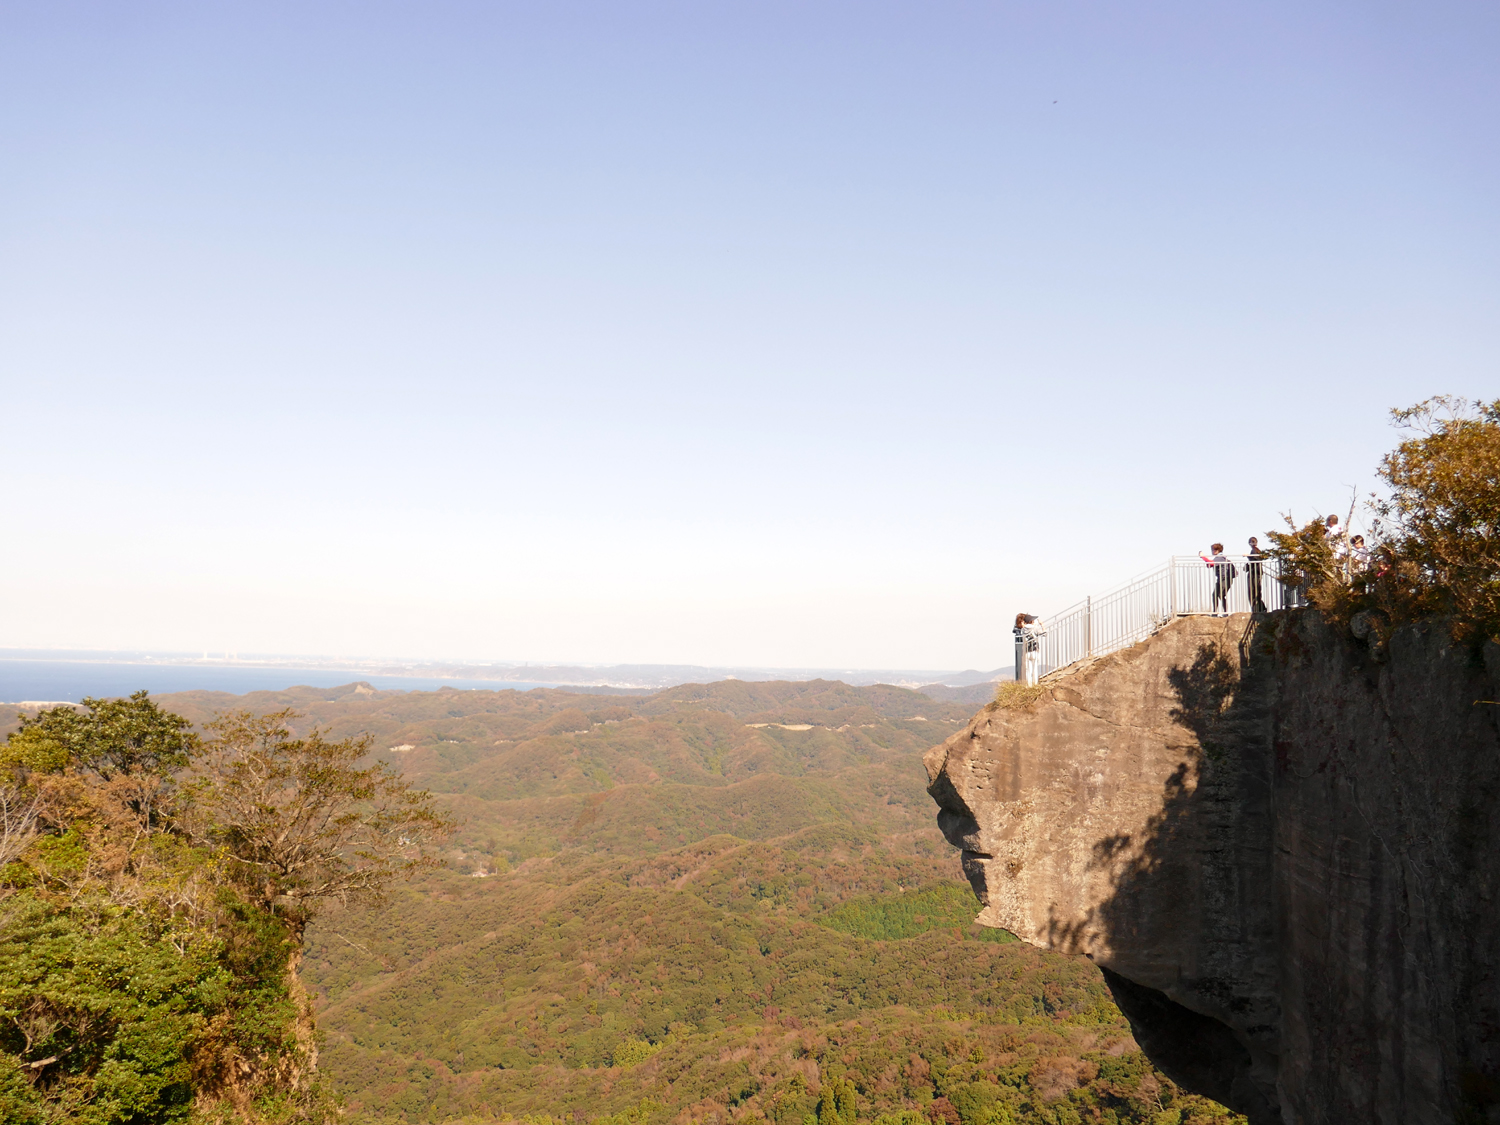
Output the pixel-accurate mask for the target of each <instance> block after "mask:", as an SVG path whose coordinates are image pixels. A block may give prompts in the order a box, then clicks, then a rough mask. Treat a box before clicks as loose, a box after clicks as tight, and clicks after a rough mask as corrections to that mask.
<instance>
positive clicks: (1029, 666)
mask: <svg viewBox="0 0 1500 1125" xmlns="http://www.w3.org/2000/svg"><path fill="white" fill-rule="evenodd" d="M1322 534H1323V536H1324V537H1325V538H1326V539H1327V540H1328V542H1329V545H1330V546H1331V547H1332V549H1333V557H1334V559H1335V561H1336V562H1337V564H1338V565H1339V567H1340V568H1341V569H1342V570H1343V572H1344V574H1345V576H1346V577H1348V578H1356V577H1358V576H1359V575H1360V574H1362V573H1364V572H1365V571H1368V570H1370V569H1371V567H1372V566H1373V565H1374V562H1375V560H1374V557H1373V554H1372V552H1371V550H1370V548H1369V547H1367V546H1366V545H1365V537H1364V536H1363V535H1359V534H1354V535H1350V534H1349V529H1348V528H1346V527H1344V526H1342V525H1341V524H1340V523H1339V518H1338V516H1329V517H1327V519H1325V520H1324V521H1323V522H1322ZM1248 546H1249V550H1248V551H1247V552H1246V553H1245V556H1244V560H1245V593H1246V595H1247V600H1248V602H1249V609H1250V612H1251V613H1265V612H1267V606H1266V601H1265V587H1264V585H1263V580H1264V577H1265V571H1264V567H1265V563H1266V560H1268V559H1269V558H1270V557H1271V556H1270V555H1269V554H1268V553H1267V552H1265V551H1263V550H1261V546H1260V540H1259V538H1258V537H1256V536H1254V535H1252V536H1250V540H1249V543H1248ZM1198 557H1199V558H1200V559H1202V560H1203V562H1204V565H1206V566H1207V567H1209V569H1211V570H1212V571H1213V589H1212V597H1211V609H1210V613H1211V614H1212V615H1213V616H1214V617H1227V616H1228V615H1229V612H1230V608H1229V607H1230V600H1231V596H1232V594H1233V591H1234V584H1235V582H1236V580H1237V579H1238V578H1239V567H1238V566H1237V565H1235V563H1234V562H1233V560H1231V559H1230V558H1229V557H1228V556H1227V555H1225V554H1224V544H1222V543H1215V544H1213V546H1212V547H1211V548H1210V549H1209V553H1207V554H1204V553H1202V552H1200V553H1199V555H1198ZM1273 589H1274V588H1273ZM1200 604H1201V603H1200ZM1012 631H1013V632H1014V634H1015V638H1016V648H1017V654H1018V656H1020V657H1021V659H1020V661H1019V663H1020V664H1021V666H1022V668H1021V669H1019V670H1020V671H1021V676H1022V678H1023V679H1024V682H1025V683H1027V684H1035V683H1036V682H1037V677H1038V672H1039V671H1040V664H1041V659H1040V657H1041V639H1042V638H1043V637H1045V636H1046V635H1047V630H1046V627H1045V626H1044V625H1043V623H1042V621H1041V619H1040V618H1038V617H1037V616H1036V615H1035V614H1033V613H1018V614H1016V623H1015V628H1014V629H1013V630H1012Z"/></svg>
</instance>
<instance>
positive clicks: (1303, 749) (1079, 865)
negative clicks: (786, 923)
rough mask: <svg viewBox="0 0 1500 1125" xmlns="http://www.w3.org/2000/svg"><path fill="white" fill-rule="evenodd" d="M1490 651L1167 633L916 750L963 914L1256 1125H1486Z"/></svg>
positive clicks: (1499, 1089) (1243, 620)
mask: <svg viewBox="0 0 1500 1125" xmlns="http://www.w3.org/2000/svg"><path fill="white" fill-rule="evenodd" d="M1495 701H1500V648H1497V646H1495V645H1489V646H1487V647H1486V649H1485V650H1484V651H1483V652H1481V653H1478V654H1475V653H1472V652H1470V651H1467V650H1464V649H1460V648H1456V647H1455V646H1453V645H1452V644H1451V643H1450V642H1449V640H1448V635H1447V631H1446V629H1444V628H1443V626H1442V625H1440V624H1434V625H1430V626H1412V627H1406V628H1402V629H1399V630H1397V631H1396V632H1395V633H1394V634H1393V635H1392V636H1391V637H1390V638H1389V639H1388V641H1387V642H1386V643H1384V644H1383V645H1381V646H1380V647H1378V648H1377V649H1374V650H1372V649H1370V648H1369V647H1367V646H1366V645H1365V644H1364V643H1362V642H1360V641H1357V640H1356V639H1354V638H1353V637H1352V636H1351V635H1348V634H1347V633H1346V632H1345V631H1343V630H1340V629H1336V628H1335V627H1333V626H1330V625H1328V624H1325V623H1324V622H1323V621H1322V619H1321V618H1320V617H1319V616H1318V615H1317V614H1316V613H1314V612H1312V611H1302V612H1299V613H1294V614H1278V615H1273V616H1271V617H1269V618H1263V619H1258V620H1251V619H1250V618H1249V617H1247V616H1244V615H1241V616H1237V617H1230V618H1202V617H1199V618H1184V619H1180V620H1178V621H1176V622H1174V623H1172V624H1171V625H1169V626H1168V627H1167V628H1165V629H1163V630H1162V631H1160V632H1159V633H1157V634H1156V635H1155V636H1153V637H1152V638H1150V639H1149V640H1147V641H1145V642H1143V643H1141V644H1139V645H1137V646H1135V647H1134V648H1131V649H1128V650H1126V651H1123V652H1119V653H1115V654H1113V655H1111V656H1108V657H1105V658H1102V659H1099V660H1096V661H1093V662H1092V663H1089V664H1087V665H1084V666H1081V667H1078V668H1076V669H1074V670H1072V671H1070V672H1068V673H1065V674H1062V675H1059V676H1057V677H1055V679H1054V680H1053V681H1049V685H1048V690H1047V691H1046V692H1044V694H1043V695H1042V697H1041V698H1040V699H1038V700H1036V701H1035V702H1032V703H1030V704H1028V705H1026V706H1023V707H1021V708H1017V709H1005V708H999V707H995V706H991V707H990V708H987V709H986V710H984V711H982V712H981V713H980V714H978V715H977V716H975V718H974V719H973V720H972V721H971V722H970V723H969V725H968V727H967V728H966V729H965V730H963V731H961V732H960V733H958V734H956V735H954V736H953V737H952V738H950V739H949V740H948V741H947V742H945V743H943V744H942V745H941V746H937V747H934V748H933V749H932V750H931V751H929V752H928V754H927V770H928V775H929V779H930V781H931V786H930V790H929V791H930V792H931V793H932V796H933V797H934V799H935V800H936V801H937V803H938V806H939V808H940V812H939V814H938V823H939V825H940V827H941V828H942V830H943V832H944V834H945V835H946V836H947V838H948V839H949V841H950V842H951V843H953V844H954V845H955V846H956V847H959V848H962V849H963V864H964V870H965V871H966V872H967V874H968V876H969V879H970V881H971V882H972V883H973V885H974V889H975V891H976V893H977V894H978V895H979V898H980V901H981V903H982V904H983V910H982V911H981V913H980V915H979V920H980V921H981V922H983V923H985V924H987V925H991V926H999V927H1003V928H1005V929H1007V930H1010V931H1012V932H1013V933H1015V934H1016V935H1018V936H1019V937H1021V938H1023V939H1024V940H1026V941H1029V942H1032V943H1034V944H1036V945H1040V946H1044V947H1047V948H1050V949H1055V950H1059V951H1063V952H1067V953H1075V954H1082V955H1086V956H1088V957H1090V958H1092V959H1093V960H1094V962H1095V963H1096V964H1098V965H1099V967H1100V968H1101V969H1102V970H1103V972H1104V975H1105V979H1106V980H1107V981H1108V983H1109V985H1110V988H1111V989H1112V990H1113V992H1114V995H1115V998H1116V1000H1117V1001H1118V1003H1119V1005H1120V1007H1121V1008H1122V1009H1123V1010H1124V1011H1125V1014H1126V1015H1127V1016H1128V1017H1129V1018H1130V1020H1131V1023H1132V1025H1133V1027H1134V1029H1135V1031H1136V1037H1137V1039H1138V1040H1139V1041H1140V1043H1141V1045H1142V1047H1144V1048H1145V1050H1146V1051H1147V1053H1148V1054H1150V1055H1151V1056H1152V1058H1153V1059H1154V1060H1155V1061H1156V1062H1157V1064H1158V1065H1159V1066H1161V1068H1162V1069H1163V1070H1165V1071H1166V1072H1167V1073H1168V1074H1170V1075H1171V1076H1173V1077H1174V1078H1175V1079H1177V1080H1178V1081H1179V1082H1180V1083H1181V1084H1182V1085H1184V1086H1185V1087H1187V1088H1189V1089H1192V1090H1195V1091H1197V1092H1199V1093H1202V1094H1206V1095H1208V1096H1210V1097H1213V1098H1215V1099H1217V1100H1219V1101H1221V1102H1223V1103H1225V1104H1227V1105H1229V1106H1231V1107H1232V1108H1235V1109H1237V1110H1239V1111H1240V1112H1242V1113H1244V1114H1246V1115H1248V1116H1249V1117H1250V1119H1251V1121H1252V1122H1254V1123H1255V1125H1270V1123H1276V1122H1280V1123H1284V1125H1324V1123H1328V1125H1333V1123H1338V1125H1344V1123H1349V1122H1382V1123H1386V1122H1388V1123H1390V1125H1419V1123H1427V1122H1433V1123H1437V1122H1443V1123H1451V1122H1470V1121H1472V1122H1493V1121H1500V979H1497V970H1500V913H1497V901H1496V891H1497V883H1500V850H1497V844H1500V801H1497V797H1500V703H1497V702H1495Z"/></svg>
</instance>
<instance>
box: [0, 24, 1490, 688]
mask: <svg viewBox="0 0 1500 1125" xmlns="http://www.w3.org/2000/svg"><path fill="white" fill-rule="evenodd" d="M1497 49H1500V9H1496V8H1495V7H1494V6H1493V5H1486V4H1480V3H1477V2H1476V3H1437V4H1429V5H1423V6H1421V7H1416V6H1410V5H1408V6H1401V5H1394V4H1384V3H1377V4H1363V5H1355V4H1350V3H1313V4H1293V3H1290V2H1285V0H1281V2H1273V3H1268V4H1262V5H1256V6H1254V7H1233V6H1230V7H1225V6H1216V7H1214V6H1210V7H1205V6H1203V5H1194V4H1189V3H1185V2H1160V3H1156V2H1153V3H1146V4H1136V5H1130V6H1118V7H1114V8H1110V7H1101V6H1099V5H1094V4H1088V5H1085V4H1082V3H1075V2H1069V0H1064V2H1061V3H1047V4H1042V3H1011V4H1005V3H997V4H972V3H939V4H924V5H917V4H912V3H906V4H898V3H885V2H878V3H870V4H859V5H855V4H852V3H847V2H840V3H830V2H821V0H811V2H802V3H798V4H795V5H793V4H790V3H785V2H769V3H764V4H758V5H754V6H744V5H730V4H722V3H707V4H702V3H700V4H685V3H671V2H668V3H655V2H653V3H636V2H631V0H627V2H625V3H620V4H613V5H601V4H592V3H575V2H570V0H556V2H550V3H546V4H542V3H502V4H479V3H474V2H448V0H434V2H432V3H425V4H422V5H415V4H400V3H394V4H383V5H373V6H361V7H358V8H355V7H351V6H348V5H344V4H335V3H330V2H327V0H312V2H309V3H301V4H295V5H294V4H290V3H284V2H272V3H257V4H253V5H252V4H248V3H229V4H222V5H212V6H202V5H192V4H186V3H181V2H175V0H167V2H160V3H151V4H147V5H133V6H126V7H120V6H117V5H107V4H103V3H68V2H63V3H47V4H41V3H31V2H26V3H15V2H5V0H0V145H3V147H4V151H5V152H6V153H7V157H8V159H7V161H6V173H5V175H4V176H0V386H3V392H4V398H5V402H6V404H7V406H8V408H9V421H10V425H9V427H8V429H7V437H6V444H5V455H4V457H3V459H0V488H3V493H4V495H5V497H6V499H7V501H8V506H9V509H10V511H11V512H12V513H17V514H15V515H13V516H12V523H11V528H10V532H9V534H7V536H6V544H5V550H4V551H3V552H0V648H5V647H10V648H26V647H37V646H64V647H79V648H85V647H89V648H102V649H132V650H157V651H187V652H194V651H203V650H205V649H207V650H211V651H229V652H240V653H247V652H254V651H260V652H309V653H310V652H361V653H377V654H378V653H406V654H410V656H411V658H412V659H417V658H432V659H445V660H469V661H493V660H500V659H507V658H511V657H516V656H519V657H521V658H524V659H529V660H531V661H533V662H537V663H569V664H593V665H607V664H628V663H640V664H645V663H656V664H694V665H703V666H709V667H735V666H758V667H793V668H798V667H800V668H818V667H823V668H828V667H849V668H861V667H862V668H953V669H959V668H980V669H987V668H995V667H1000V666H1004V665H1005V663H1006V661H1007V659H1008V658H1009V657H1008V653H1009V649H1008V646H1009V643H1010V636H1009V624H1010V620H1011V618H1012V617H1013V616H1014V614H1015V613H1016V612H1017V611H1019V610H1026V611H1028V612H1036V613H1044V614H1045V613H1050V612H1053V611H1055V610H1057V609H1060V608H1061V607H1063V606H1065V605H1068V604H1071V603H1072V602H1074V601H1076V600H1077V599H1079V598H1081V597H1083V596H1084V595H1085V594H1090V593H1099V592H1101V591H1102V590H1104V589H1106V588H1108V587H1110V586H1113V585H1115V584H1117V583H1118V582H1121V581H1123V580H1125V579H1127V578H1129V577H1130V576H1131V575H1133V574H1136V573H1139V572H1142V571H1145V570H1147V569H1149V568H1151V567H1153V566H1156V565H1159V564H1160V562H1161V561H1162V560H1163V559H1165V557H1166V556H1168V555H1171V554H1185V553H1190V552H1195V551H1198V550H1202V549H1205V548H1206V547H1207V546H1208V545H1209V544H1210V543H1211V542H1213V541H1215V540H1219V541H1222V542H1225V543H1226V544H1228V545H1229V546H1230V547H1231V548H1236V547H1238V546H1239V545H1241V544H1243V542H1244V540H1245V538H1246V537H1247V536H1249V535H1252V534H1256V535H1263V534H1264V532H1265V531H1266V530H1267V529H1269V528H1272V527H1274V526H1277V524H1278V523H1279V521H1280V513H1282V512H1285V511H1291V512H1292V513H1294V514H1295V515H1296V516H1297V517H1299V518H1308V517H1311V516H1312V515H1313V514H1315V513H1320V512H1327V511H1331V510H1337V511H1338V512H1340V513H1341V514H1342V513H1343V512H1344V511H1345V510H1346V509H1347V507H1348V504H1349V498H1350V493H1351V490H1352V491H1354V492H1358V493H1364V492H1366V491H1368V490H1369V489H1370V488H1372V487H1373V486H1374V485H1375V483H1376V481H1375V468H1376V465H1377V463H1378V461H1379V458H1380V456H1381V455H1382V454H1383V453H1384V452H1385V451H1386V450H1387V449H1389V448H1390V447H1391V446H1392V445H1393V444H1394V442H1395V441H1396V440H1397V436H1398V435H1397V434H1396V432H1395V431H1393V430H1392V429H1390V427H1389V426H1388V425H1387V420H1386V412H1387V410H1388V409H1389V408H1391V407H1394V406H1402V405H1407V404H1410V403H1412V402H1414V401H1417V400H1419V399H1422V398H1425V397H1427V396H1429V395H1431V394H1435V393H1443V392H1447V393H1454V394H1460V395H1466V396H1470V397H1490V398H1493V397H1495V396H1496V394H1497V393H1500V392H1497V390H1496V387H1497V383H1500V379H1497V373H1500V315H1497V314H1500V222H1497V219H1500V210H1497V205H1496V200H1497V199H1500V135H1497V134H1500V68H1497V67H1496V66H1495V65H1494V61H1493V60H1494V58H1495V57H1496V53H1497Z"/></svg>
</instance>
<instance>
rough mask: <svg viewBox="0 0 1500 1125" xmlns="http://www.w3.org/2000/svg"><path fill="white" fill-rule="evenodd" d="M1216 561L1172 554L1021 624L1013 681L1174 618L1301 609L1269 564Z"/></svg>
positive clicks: (1293, 589) (1294, 592) (1233, 558)
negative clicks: (1110, 587) (1149, 567)
mask: <svg viewBox="0 0 1500 1125" xmlns="http://www.w3.org/2000/svg"><path fill="white" fill-rule="evenodd" d="M1221 557H1223V558H1224V559H1226V560H1227V561H1225V562H1222V563H1215V564H1210V563H1206V562H1205V561H1204V560H1203V559H1202V558H1201V557H1200V556H1198V555H1174V556H1172V558H1170V559H1168V560H1167V565H1166V566H1164V567H1160V568H1158V569H1156V570H1153V571H1150V572H1149V573H1146V574H1142V575H1140V576H1139V577H1137V578H1132V579H1131V580H1130V581H1129V582H1126V583H1124V584H1122V585H1120V586H1116V587H1115V588H1114V589H1113V590H1110V591H1109V592H1107V593H1105V594H1100V595H1098V596H1091V597H1087V598H1084V599H1083V601H1081V602H1079V603H1078V604H1077V605H1073V606H1069V607H1068V608H1067V609H1065V610H1063V611H1062V612H1061V613H1055V614H1053V615H1052V616H1051V617H1043V618H1041V619H1040V620H1038V621H1036V622H1035V623H1034V624H1031V625H1027V626H1024V627H1023V628H1022V631H1021V634H1020V635H1018V636H1017V637H1016V679H1017V680H1018V681H1021V682H1026V683H1035V682H1036V681H1037V680H1038V679H1040V678H1041V677H1042V676H1046V675H1049V674H1050V673H1052V672H1056V671H1058V670H1059V669H1062V668H1066V667H1068V665H1070V664H1075V663H1077V662H1078V661H1080V660H1085V659H1087V658H1088V657H1091V656H1103V655H1105V654H1106V653H1111V652H1114V651H1116V650H1117V649H1122V648H1126V647H1128V646H1129V645H1133V644H1135V643H1136V642H1137V641H1141V640H1145V638H1147V637H1149V636H1150V635H1151V634H1152V633H1154V632H1156V630H1158V629H1160V628H1161V627H1162V626H1163V625H1165V624H1166V623H1167V622H1168V621H1170V620H1172V618H1174V617H1185V616H1188V615H1190V614H1213V613H1226V614H1227V613H1268V612H1271V611H1273V610H1278V609H1296V608H1298V607H1300V606H1303V605H1306V604H1307V603H1306V601H1305V600H1304V599H1303V597H1302V593H1301V590H1300V589H1299V588H1298V586H1297V585H1296V584H1295V583H1294V582H1291V581H1288V582H1283V581H1282V579H1281V569H1280V565H1279V564H1278V563H1277V561H1276V560H1275V559H1268V558H1259V559H1250V558H1248V557H1246V556H1245V555H1226V556H1221Z"/></svg>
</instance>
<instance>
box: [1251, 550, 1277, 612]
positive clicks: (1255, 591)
mask: <svg viewBox="0 0 1500 1125" xmlns="http://www.w3.org/2000/svg"><path fill="white" fill-rule="evenodd" d="M1270 557H1271V556H1270V555H1268V554H1266V553H1265V552H1264V551H1262V550H1261V549H1260V540H1259V539H1257V538H1256V537H1255V536H1253V535H1252V536H1250V552H1249V554H1247V555H1246V556H1245V592H1246V593H1247V594H1249V595H1250V612H1251V613H1265V612H1266V602H1265V598H1263V597H1262V596H1261V590H1260V579H1261V574H1262V573H1263V572H1264V571H1263V567H1264V564H1265V561H1266V560H1267V559H1268V558H1270Z"/></svg>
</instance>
